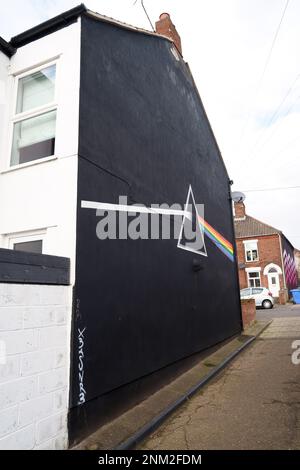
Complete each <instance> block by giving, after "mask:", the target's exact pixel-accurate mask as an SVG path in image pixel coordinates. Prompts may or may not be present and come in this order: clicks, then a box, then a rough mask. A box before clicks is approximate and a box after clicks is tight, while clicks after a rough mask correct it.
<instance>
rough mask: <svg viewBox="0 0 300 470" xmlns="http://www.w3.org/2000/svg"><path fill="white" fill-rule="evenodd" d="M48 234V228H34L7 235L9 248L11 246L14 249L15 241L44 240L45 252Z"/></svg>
mask: <svg viewBox="0 0 300 470" xmlns="http://www.w3.org/2000/svg"><path fill="white" fill-rule="evenodd" d="M46 235H47V229H40V230H32V231H30V232H19V233H11V234H8V235H6V237H7V248H9V249H10V250H13V249H14V244H15V243H26V242H35V241H39V240H42V242H43V252H44V248H45V239H46Z"/></svg>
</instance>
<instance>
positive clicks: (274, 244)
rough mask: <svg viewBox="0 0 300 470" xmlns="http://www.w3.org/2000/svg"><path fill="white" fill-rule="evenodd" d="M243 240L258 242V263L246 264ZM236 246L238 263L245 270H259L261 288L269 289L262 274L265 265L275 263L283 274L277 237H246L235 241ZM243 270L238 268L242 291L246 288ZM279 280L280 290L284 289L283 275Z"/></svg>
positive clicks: (245, 275)
mask: <svg viewBox="0 0 300 470" xmlns="http://www.w3.org/2000/svg"><path fill="white" fill-rule="evenodd" d="M244 240H258V244H257V245H258V256H259V260H258V261H253V262H250V263H249V262H246V259H245V248H244V243H243V241H244ZM236 245H237V257H238V263H239V265H240V264H243V265H245V268H254V267H255V268H257V267H260V268H261V273H260V274H261V285H262V286H263V287H267V288H268V287H269V285H268V277H267V276H265V275H264V274H263V271H264V268H265V267H266V266H267V264H270V263H275V264H277V265H278V266H280V268H281V269H282V272H283V266H282V262H281V252H280V242H279V236H278V235H266V236H263V237H248V238H244V239H237V240H236ZM245 268H242V269H240V268H239V281H240V288H241V289H244V288H245V287H248V278H247V273H246V271H245ZM279 279H280V288H283V287H284V282H283V275H280V276H279Z"/></svg>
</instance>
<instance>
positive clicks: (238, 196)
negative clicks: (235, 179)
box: [231, 191, 246, 202]
mask: <svg viewBox="0 0 300 470" xmlns="http://www.w3.org/2000/svg"><path fill="white" fill-rule="evenodd" d="M231 198H232V200H233V202H244V200H245V199H246V196H245V194H244V193H241V192H240V191H233V192H232V193H231Z"/></svg>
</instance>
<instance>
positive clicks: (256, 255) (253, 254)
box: [252, 250, 258, 261]
mask: <svg viewBox="0 0 300 470" xmlns="http://www.w3.org/2000/svg"><path fill="white" fill-rule="evenodd" d="M257 259H258V253H257V250H253V251H252V260H253V261H256V260H257Z"/></svg>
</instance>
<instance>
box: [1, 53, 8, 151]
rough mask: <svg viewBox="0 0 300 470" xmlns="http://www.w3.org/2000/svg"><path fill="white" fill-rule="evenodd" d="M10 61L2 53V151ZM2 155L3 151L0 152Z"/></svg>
mask: <svg viewBox="0 0 300 470" xmlns="http://www.w3.org/2000/svg"><path fill="white" fill-rule="evenodd" d="M8 65H9V59H8V57H6V55H5V54H3V53H2V52H1V51H0V149H1V147H2V146H3V143H4V138H5V135H4V123H5V116H6V115H7V105H8V102H7V85H8V84H7V82H8ZM0 155H1V150H0Z"/></svg>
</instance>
